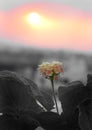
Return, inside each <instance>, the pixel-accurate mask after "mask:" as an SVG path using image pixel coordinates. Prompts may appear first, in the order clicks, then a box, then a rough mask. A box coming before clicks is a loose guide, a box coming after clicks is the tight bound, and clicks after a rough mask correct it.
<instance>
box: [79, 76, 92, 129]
mask: <svg viewBox="0 0 92 130" xmlns="http://www.w3.org/2000/svg"><path fill="white" fill-rule="evenodd" d="M86 88H87V93H88V95H87V96H88V99H87V100H86V101H84V102H83V103H81V105H80V106H79V110H80V116H79V123H80V127H81V130H92V74H89V75H88V80H87V85H86Z"/></svg>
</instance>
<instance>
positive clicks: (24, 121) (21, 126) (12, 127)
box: [0, 114, 40, 130]
mask: <svg viewBox="0 0 92 130" xmlns="http://www.w3.org/2000/svg"><path fill="white" fill-rule="evenodd" d="M38 126H40V124H39V122H38V121H37V120H35V119H34V118H31V117H30V116H28V115H27V116H26V115H21V116H19V117H18V116H12V115H9V114H8V115H7V114H4V115H2V116H0V130H35V128H37V127H38Z"/></svg>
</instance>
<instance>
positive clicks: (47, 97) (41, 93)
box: [27, 79, 54, 111]
mask: <svg viewBox="0 0 92 130" xmlns="http://www.w3.org/2000/svg"><path fill="white" fill-rule="evenodd" d="M27 81H28V82H29V84H30V89H31V91H32V93H33V96H34V97H35V99H37V100H38V101H39V102H40V103H41V104H42V105H43V106H44V107H45V109H46V110H48V111H50V110H51V109H53V106H54V102H53V98H52V95H51V94H50V93H49V92H48V91H47V90H45V89H42V90H41V89H39V88H38V87H37V85H36V84H35V83H34V82H32V81H31V80H29V79H27Z"/></svg>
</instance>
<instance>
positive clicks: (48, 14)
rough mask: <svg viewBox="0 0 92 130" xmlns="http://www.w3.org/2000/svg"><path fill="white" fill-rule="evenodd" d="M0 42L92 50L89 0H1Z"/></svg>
mask: <svg viewBox="0 0 92 130" xmlns="http://www.w3.org/2000/svg"><path fill="white" fill-rule="evenodd" d="M33 12H36V13H37V14H38V16H39V19H37V18H36V24H35V21H34V17H33V18H31V17H30V14H32V13H33ZM37 20H39V21H38V22H37ZM0 42H1V43H6V44H9V43H10V44H12V45H14V44H16V45H19V44H21V45H27V46H32V47H37V48H51V49H70V50H71V49H73V50H83V51H91V50H92V1H91V0H50V1H49V0H42V1H41V0H7V1H6V0H0ZM1 45H2V44H1Z"/></svg>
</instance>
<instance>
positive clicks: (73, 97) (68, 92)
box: [58, 81, 87, 117]
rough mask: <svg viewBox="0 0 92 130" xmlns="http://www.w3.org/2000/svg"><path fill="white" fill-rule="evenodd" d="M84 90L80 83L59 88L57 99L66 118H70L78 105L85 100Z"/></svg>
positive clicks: (85, 93) (72, 83)
mask: <svg viewBox="0 0 92 130" xmlns="http://www.w3.org/2000/svg"><path fill="white" fill-rule="evenodd" d="M86 90H87V89H86V87H84V85H83V84H82V83H81V82H80V81H74V82H71V83H69V84H68V85H67V86H66V87H59V89H58V93H59V99H60V101H61V104H62V108H63V112H64V114H65V115H66V117H68V116H69V115H70V116H71V115H72V114H73V112H74V111H75V109H76V108H77V107H78V105H79V104H80V103H81V102H83V101H84V100H86V98H87V92H86Z"/></svg>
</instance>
